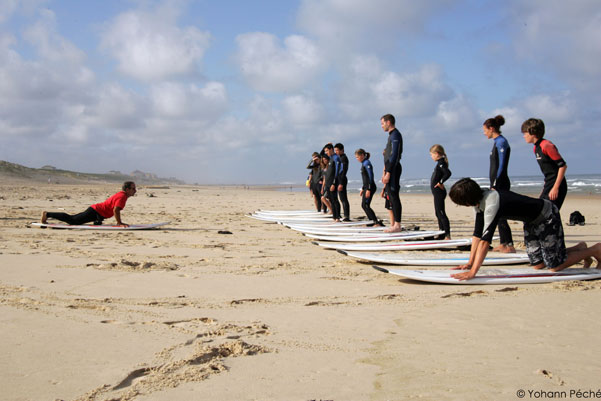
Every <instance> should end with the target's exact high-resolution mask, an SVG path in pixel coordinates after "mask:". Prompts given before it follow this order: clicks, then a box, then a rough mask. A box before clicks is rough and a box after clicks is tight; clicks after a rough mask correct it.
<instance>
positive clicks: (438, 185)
mask: <svg viewBox="0 0 601 401" xmlns="http://www.w3.org/2000/svg"><path fill="white" fill-rule="evenodd" d="M430 157H431V158H432V160H434V161H435V162H436V166H435V167H434V172H433V173H432V177H431V178H430V190H431V191H432V195H433V196H434V213H435V214H436V219H437V220H438V228H439V229H440V230H442V231H444V239H451V225H450V223H449V218H448V217H447V213H446V211H445V204H444V201H445V199H446V197H447V189H446V188H445V187H444V182H445V181H446V180H448V179H449V177H451V170H449V160H448V158H447V154H446V153H445V150H444V148H443V147H442V145H439V144H436V145H432V147H430Z"/></svg>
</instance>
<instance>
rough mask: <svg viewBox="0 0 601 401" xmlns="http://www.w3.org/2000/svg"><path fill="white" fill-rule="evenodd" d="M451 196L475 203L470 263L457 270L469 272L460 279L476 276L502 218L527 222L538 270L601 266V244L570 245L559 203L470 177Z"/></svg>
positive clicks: (529, 250) (465, 203)
mask: <svg viewBox="0 0 601 401" xmlns="http://www.w3.org/2000/svg"><path fill="white" fill-rule="evenodd" d="M449 196H450V198H451V199H452V200H453V202H455V203H456V204H458V205H460V206H473V207H474V208H475V210H476V221H475V227H474V235H473V238H472V248H471V252H470V259H469V262H468V263H467V264H465V265H461V266H458V267H456V268H455V269H463V270H467V269H469V271H468V272H463V273H458V274H454V275H453V276H452V277H454V278H456V279H459V280H469V279H471V278H473V277H475V276H476V273H478V269H480V266H481V265H482V261H483V260H484V258H485V257H486V254H487V253H488V248H489V246H490V242H491V241H492V236H493V234H494V232H495V229H496V227H497V224H498V222H499V219H508V220H518V221H522V222H524V243H525V244H526V252H527V253H528V258H529V259H530V264H531V265H532V267H534V268H535V269H544V268H549V269H551V271H560V270H563V269H565V268H566V267H569V266H572V265H574V264H576V263H578V262H580V261H583V260H584V267H589V266H590V265H591V263H592V259H591V257H594V258H595V259H596V260H597V268H601V262H600V261H601V243H597V244H595V245H593V246H591V247H587V245H586V243H584V242H580V243H579V244H577V245H575V246H573V247H571V248H567V249H566V246H565V242H564V237H563V227H562V225H561V217H560V215H559V210H558V209H557V206H555V205H554V204H553V203H551V202H550V201H549V200H546V199H534V198H530V197H528V196H524V195H520V194H517V193H515V192H511V191H496V190H488V189H486V190H483V189H482V188H480V185H478V183H476V182H475V181H474V180H472V179H470V178H462V179H460V180H459V181H457V182H456V183H455V184H454V185H453V186H452V187H451V191H450V192H449Z"/></svg>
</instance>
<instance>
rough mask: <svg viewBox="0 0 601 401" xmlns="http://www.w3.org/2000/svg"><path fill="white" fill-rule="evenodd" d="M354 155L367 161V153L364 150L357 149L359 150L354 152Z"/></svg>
mask: <svg viewBox="0 0 601 401" xmlns="http://www.w3.org/2000/svg"><path fill="white" fill-rule="evenodd" d="M355 154H356V155H361V156H365V158H366V159H367V160H369V152H366V151H365V150H363V149H361V148H359V149H357V150H355Z"/></svg>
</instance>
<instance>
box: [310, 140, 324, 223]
mask: <svg viewBox="0 0 601 401" xmlns="http://www.w3.org/2000/svg"><path fill="white" fill-rule="evenodd" d="M307 168H308V169H309V170H311V172H310V173H309V189H310V190H311V195H313V202H314V203H315V208H316V209H317V211H318V212H321V207H322V205H321V186H320V185H319V182H320V180H321V157H320V156H319V153H317V152H313V155H312V156H311V161H310V162H309V165H308V166H307Z"/></svg>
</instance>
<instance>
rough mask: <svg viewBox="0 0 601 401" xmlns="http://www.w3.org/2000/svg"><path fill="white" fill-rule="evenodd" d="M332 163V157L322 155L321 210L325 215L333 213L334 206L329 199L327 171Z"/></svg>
mask: <svg viewBox="0 0 601 401" xmlns="http://www.w3.org/2000/svg"><path fill="white" fill-rule="evenodd" d="M329 163H330V156H328V155H327V154H325V153H323V154H322V155H321V180H320V182H319V193H320V194H321V208H322V211H323V212H324V213H328V210H329V211H330V213H331V210H332V205H331V204H330V200H329V199H328V191H327V190H326V171H327V170H328V164H329Z"/></svg>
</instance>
